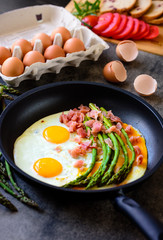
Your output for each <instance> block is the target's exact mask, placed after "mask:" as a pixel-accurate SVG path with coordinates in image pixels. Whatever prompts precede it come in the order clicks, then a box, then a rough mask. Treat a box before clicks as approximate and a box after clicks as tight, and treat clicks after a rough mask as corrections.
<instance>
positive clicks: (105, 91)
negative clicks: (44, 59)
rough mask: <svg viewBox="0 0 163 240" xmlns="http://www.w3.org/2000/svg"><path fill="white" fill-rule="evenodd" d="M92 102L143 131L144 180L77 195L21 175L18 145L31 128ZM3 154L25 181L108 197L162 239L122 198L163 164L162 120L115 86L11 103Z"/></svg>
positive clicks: (50, 89) (55, 91)
mask: <svg viewBox="0 0 163 240" xmlns="http://www.w3.org/2000/svg"><path fill="white" fill-rule="evenodd" d="M89 102H93V103H96V104H97V105H98V106H103V107H104V108H106V109H108V110H110V109H111V110H112V111H113V113H114V114H115V115H117V116H119V117H120V118H121V119H122V121H123V122H126V123H129V124H131V125H133V126H134V127H135V128H137V129H139V130H140V131H141V132H142V134H143V135H144V137H145V139H146V144H147V149H148V167H147V171H146V173H145V175H144V176H143V177H142V178H140V179H138V180H136V181H134V182H132V183H129V184H126V185H124V186H120V187H117V188H111V189H99V190H87V191H86V190H74V189H64V188H60V187H55V186H50V185H49V184H46V183H43V182H40V181H39V180H36V179H34V178H32V177H31V176H29V175H27V174H26V173H24V172H23V171H21V170H20V169H19V168H18V167H17V166H16V165H15V164H14V161H13V145H14V142H15V140H16V139H17V137H18V136H19V135H21V134H22V133H23V131H24V130H25V129H26V128H28V127H29V126H30V125H31V124H32V123H34V122H36V121H37V120H39V119H40V118H43V117H45V116H47V115H50V114H53V113H57V112H61V111H65V110H69V109H71V108H75V107H77V106H79V105H80V104H81V103H82V104H84V105H88V104H89ZM0 149H1V151H2V153H3V155H4V157H5V158H6V159H7V161H8V162H9V164H10V165H11V166H12V167H13V168H14V169H15V170H16V171H17V172H18V173H20V174H21V175H23V176H25V177H27V178H28V179H30V180H32V181H34V182H35V183H38V184H40V186H45V187H49V188H51V189H55V190H57V191H62V192H65V193H66V194H68V193H69V194H75V195H80V194H81V195H82V196H83V195H85V196H88V195H94V194H98V195H100V196H103V194H106V193H107V194H109V196H111V198H114V203H115V205H116V206H117V207H118V208H119V209H120V210H121V211H123V212H124V213H125V214H127V215H128V216H129V217H130V218H131V219H132V220H133V221H134V222H135V223H136V224H137V225H138V226H139V228H140V229H141V230H142V231H143V233H144V234H145V235H146V236H147V237H148V238H149V239H152V240H155V239H163V225H162V224H161V223H160V222H158V221H157V220H156V219H154V218H153V217H152V216H150V215H149V213H147V212H146V211H145V210H144V209H143V208H142V207H140V205H139V204H138V203H136V202H135V201H134V200H132V199H130V198H128V197H126V196H125V195H124V194H123V192H127V191H129V190H132V189H133V188H134V187H135V186H137V185H138V184H141V183H142V182H143V181H144V180H146V179H147V178H148V177H150V176H151V175H152V174H153V173H154V172H155V171H156V170H157V168H158V167H159V165H160V164H161V163H162V162H163V151H162V149H163V120H162V118H161V116H160V115H159V114H158V113H157V112H156V111H155V110H154V109H153V108H152V107H151V106H150V105H149V104H147V103H146V102H145V101H144V100H142V99H141V98H139V97H137V96H135V95H133V94H131V93H129V92H126V91H124V90H120V89H118V88H116V87H113V86H110V85H103V84H98V83H88V82H62V83H53V84H49V85H44V86H41V87H38V88H35V89H33V90H31V91H28V92H26V93H24V94H22V95H21V96H20V97H18V98H17V99H16V100H14V101H13V102H11V103H10V104H9V105H8V106H7V108H6V109H5V111H4V112H3V113H2V115H1V118H0Z"/></svg>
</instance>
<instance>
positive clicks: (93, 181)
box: [85, 133, 111, 189]
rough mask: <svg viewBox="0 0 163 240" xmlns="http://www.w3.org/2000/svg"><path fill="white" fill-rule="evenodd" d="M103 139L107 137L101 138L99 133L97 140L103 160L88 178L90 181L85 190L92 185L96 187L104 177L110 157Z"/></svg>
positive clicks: (109, 149)
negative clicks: (101, 150)
mask: <svg viewBox="0 0 163 240" xmlns="http://www.w3.org/2000/svg"><path fill="white" fill-rule="evenodd" d="M104 138H107V136H106V135H105V134H103V137H102V135H101V134H100V133H99V134H98V139H99V141H100V143H101V145H102V149H103V160H102V163H101V166H100V167H99V169H98V170H97V171H96V172H95V173H94V174H93V175H92V177H91V178H90V181H89V183H88V185H87V186H86V188H85V189H89V188H91V187H93V186H94V185H96V184H97V183H98V182H99V181H100V179H101V178H102V176H103V175H104V172H105V170H106V168H107V166H108V162H109V159H110V156H111V148H110V147H109V146H108V145H106V144H105V142H104Z"/></svg>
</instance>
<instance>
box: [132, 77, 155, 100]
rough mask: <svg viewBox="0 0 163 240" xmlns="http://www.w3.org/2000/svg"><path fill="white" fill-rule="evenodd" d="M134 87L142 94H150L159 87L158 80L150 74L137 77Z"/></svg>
mask: <svg viewBox="0 0 163 240" xmlns="http://www.w3.org/2000/svg"><path fill="white" fill-rule="evenodd" d="M134 88H135V91H136V92H137V93H138V94H140V95H141V96H150V95H152V94H153V93H155V91H156V89H157V81H156V80H155V79H154V78H152V77H151V76H150V75H147V74H141V75H139V76H137V77H136V78H135V81H134Z"/></svg>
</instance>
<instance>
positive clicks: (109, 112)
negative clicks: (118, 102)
mask: <svg viewBox="0 0 163 240" xmlns="http://www.w3.org/2000/svg"><path fill="white" fill-rule="evenodd" d="M106 117H107V118H110V120H111V121H112V122H120V123H122V121H121V119H120V118H119V117H117V116H115V115H114V114H113V113H112V111H111V110H110V111H108V112H107V114H106Z"/></svg>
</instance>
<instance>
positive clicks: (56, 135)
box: [43, 126, 70, 144]
mask: <svg viewBox="0 0 163 240" xmlns="http://www.w3.org/2000/svg"><path fill="white" fill-rule="evenodd" d="M43 137H44V138H45V139H46V140H47V141H48V142H51V143H56V144H58V143H64V142H66V141H67V140H68V139H69V137H70V133H69V131H68V130H67V129H66V128H64V127H61V126H50V127H47V128H45V130H44V131H43Z"/></svg>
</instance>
